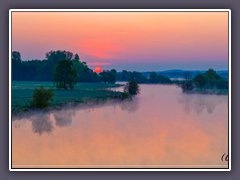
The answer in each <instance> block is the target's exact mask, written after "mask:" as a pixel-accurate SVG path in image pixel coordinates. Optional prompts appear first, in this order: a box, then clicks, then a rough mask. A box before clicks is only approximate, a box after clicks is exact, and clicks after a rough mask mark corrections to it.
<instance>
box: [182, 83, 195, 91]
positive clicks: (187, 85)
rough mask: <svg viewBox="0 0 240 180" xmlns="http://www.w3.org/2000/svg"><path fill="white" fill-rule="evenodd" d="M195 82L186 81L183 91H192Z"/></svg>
mask: <svg viewBox="0 0 240 180" xmlns="http://www.w3.org/2000/svg"><path fill="white" fill-rule="evenodd" d="M193 88H194V87H193V82H192V81H186V82H184V83H183V84H182V90H183V92H187V91H192V90H193Z"/></svg>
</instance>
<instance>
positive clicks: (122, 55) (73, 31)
mask: <svg viewBox="0 0 240 180" xmlns="http://www.w3.org/2000/svg"><path fill="white" fill-rule="evenodd" d="M12 49H13V50H15V51H19V52H20V53H21V55H22V59H24V60H31V59H44V58H45V53H46V52H48V51H51V50H67V51H71V52H73V53H78V54H79V56H80V60H82V61H85V62H87V64H88V65H89V66H90V67H92V68H96V67H97V68H99V69H98V70H102V69H110V68H115V69H116V70H123V69H126V70H137V71H146V70H163V69H176V68H178V69H208V68H210V67H211V68H215V69H227V68H228V13H227V12H13V14H12Z"/></svg>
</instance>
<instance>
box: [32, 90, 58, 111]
mask: <svg viewBox="0 0 240 180" xmlns="http://www.w3.org/2000/svg"><path fill="white" fill-rule="evenodd" d="M52 97H53V91H52V90H51V89H45V88H43V87H40V88H36V89H35V90H34V92H33V97H32V106H33V107H34V108H40V109H43V108H46V107H48V106H49V105H50V103H51V100H52Z"/></svg>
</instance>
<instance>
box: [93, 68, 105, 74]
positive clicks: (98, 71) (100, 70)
mask: <svg viewBox="0 0 240 180" xmlns="http://www.w3.org/2000/svg"><path fill="white" fill-rule="evenodd" d="M93 71H94V72H96V73H101V72H102V71H103V69H102V68H101V67H95V68H94V70H93Z"/></svg>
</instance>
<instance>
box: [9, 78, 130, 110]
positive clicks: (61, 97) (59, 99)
mask: <svg viewBox="0 0 240 180" xmlns="http://www.w3.org/2000/svg"><path fill="white" fill-rule="evenodd" d="M119 86H120V85H118V84H105V83H78V84H77V85H76V87H75V88H74V89H73V90H58V89H56V88H55V86H54V84H53V83H52V82H30V81H27V82H26V81H13V82H12V112H13V113H18V112H22V111H28V110H29V109H30V108H31V107H30V102H31V100H32V94H33V91H34V90H35V88H37V87H44V88H50V89H52V90H53V93H54V95H53V100H52V102H51V107H57V106H61V105H63V104H66V103H70V102H74V103H84V102H88V101H100V100H106V99H125V98H127V96H126V94H125V93H123V92H114V91H111V90H108V89H106V88H113V87H119Z"/></svg>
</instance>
